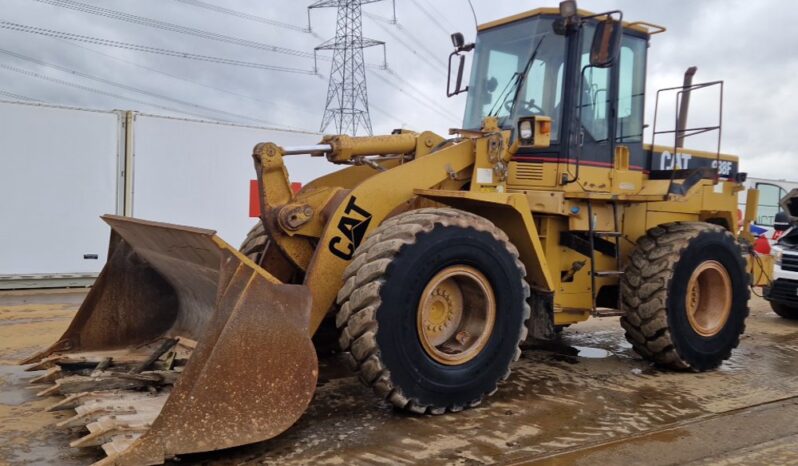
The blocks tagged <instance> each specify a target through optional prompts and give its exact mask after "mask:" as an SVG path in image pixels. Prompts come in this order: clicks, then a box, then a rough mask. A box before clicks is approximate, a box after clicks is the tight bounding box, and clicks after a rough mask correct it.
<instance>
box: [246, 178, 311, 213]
mask: <svg viewBox="0 0 798 466" xmlns="http://www.w3.org/2000/svg"><path fill="white" fill-rule="evenodd" d="M300 189H302V183H291V191H293V192H294V194H296V193H298V192H299V190H300ZM249 216H250V217H253V218H254V217H260V190H259V189H258V180H249Z"/></svg>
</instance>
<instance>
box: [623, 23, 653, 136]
mask: <svg viewBox="0 0 798 466" xmlns="http://www.w3.org/2000/svg"><path fill="white" fill-rule="evenodd" d="M618 67H619V73H618V122H617V125H616V138H617V141H618V143H620V144H628V143H632V142H642V141H643V112H644V104H645V98H646V97H645V96H646V94H645V91H646V87H645V86H646V41H645V40H644V39H641V38H638V37H632V36H624V37H623V39H621V51H620V61H619V63H618Z"/></svg>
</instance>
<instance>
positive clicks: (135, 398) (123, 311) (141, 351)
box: [23, 215, 318, 465]
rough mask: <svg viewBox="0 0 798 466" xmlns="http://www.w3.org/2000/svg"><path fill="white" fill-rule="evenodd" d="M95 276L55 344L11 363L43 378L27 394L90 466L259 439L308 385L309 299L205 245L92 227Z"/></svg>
mask: <svg viewBox="0 0 798 466" xmlns="http://www.w3.org/2000/svg"><path fill="white" fill-rule="evenodd" d="M103 219H104V220H105V221H106V222H107V223H108V224H109V225H110V226H111V229H112V233H111V246H110V252H109V255H108V257H109V259H108V263H107V264H106V266H105V268H104V269H103V271H102V273H101V274H100V276H99V277H98V279H97V281H96V283H95V285H94V287H93V288H92V289H91V291H90V292H89V294H88V295H87V297H86V299H85V301H84V302H83V304H82V305H81V307H80V309H79V310H78V313H77V315H76V316H75V318H74V320H73V321H72V323H71V324H70V326H69V328H68V329H67V330H66V332H65V333H64V335H63V336H62V337H61V338H60V339H59V340H58V341H57V342H56V343H55V344H54V345H52V346H51V347H50V348H48V349H47V350H45V351H43V352H41V353H39V354H37V355H35V356H33V357H31V358H30V359H28V360H27V361H24V362H23V363H27V364H31V363H33V364H34V365H33V366H32V367H31V368H30V369H32V370H41V369H48V371H47V372H46V373H45V374H44V375H43V376H40V377H39V378H38V379H36V380H34V382H46V383H54V385H50V386H49V387H48V388H46V389H45V390H43V391H42V392H41V393H40V394H42V395H50V394H59V395H64V396H66V397H67V398H66V399H64V400H63V401H61V402H60V403H58V404H57V405H55V406H54V407H53V408H51V409H74V410H75V411H76V413H77V414H76V415H75V416H74V417H73V418H71V419H67V420H66V421H63V422H61V423H60V424H59V425H61V426H63V427H75V426H80V427H82V426H84V425H85V426H86V427H87V428H88V431H89V433H88V434H87V435H85V436H84V437H82V438H80V439H78V440H75V441H74V442H72V445H73V446H77V447H86V446H102V448H103V449H104V450H105V452H106V454H107V455H108V456H107V457H106V458H104V459H103V460H101V461H100V463H101V464H137V465H138V464H160V463H162V462H163V461H164V460H165V459H167V458H170V457H173V456H175V455H178V454H186V453H195V452H202V451H211V450H217V449H222V448H228V447H233V446H238V445H243V444H247V443H253V442H259V441H263V440H266V439H269V438H272V437H274V436H276V435H278V434H280V433H281V432H283V431H284V430H286V429H288V428H289V427H290V426H291V425H292V424H293V423H294V422H295V421H296V420H297V419H298V418H299V417H300V415H301V414H302V413H303V412H304V411H305V409H306V407H307V405H308V403H309V402H310V399H311V398H312V396H313V392H314V389H315V386H316V378H317V373H318V366H317V360H316V353H315V350H314V347H313V344H312V343H311V340H310V337H309V334H308V322H309V320H310V304H311V303H310V301H311V298H310V293H309V292H308V290H307V287H305V286H301V285H286V284H282V283H280V282H279V281H278V280H277V279H275V278H274V277H272V276H271V275H270V274H269V273H268V272H266V271H265V270H263V269H261V268H260V267H259V266H257V265H256V264H255V263H254V262H252V261H250V260H249V259H247V258H246V257H245V256H243V255H242V254H240V253H239V252H238V251H236V250H235V249H234V248H233V247H231V246H230V245H228V244H227V243H225V242H224V241H222V240H221V239H220V238H219V237H217V236H216V235H215V232H213V231H210V230H203V229H198V228H190V227H183V226H177V225H167V224H163V223H156V222H148V221H143V220H137V219H131V218H125V217H117V216H110V215H109V216H105V217H103Z"/></svg>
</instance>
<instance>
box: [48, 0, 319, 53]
mask: <svg viewBox="0 0 798 466" xmlns="http://www.w3.org/2000/svg"><path fill="white" fill-rule="evenodd" d="M34 1H36V2H39V3H45V4H48V5H52V6H56V7H60V8H68V9H70V10H75V11H80V12H82V13H89V14H92V15H96V16H102V17H105V18H111V19H116V20H119V21H124V22H127V23H131V24H138V25H141V26H147V27H152V28H157V29H161V30H164V31H171V32H176V33H179V34H187V35H191V36H195V37H200V38H203V39H209V40H215V41H218V42H226V43H228V44H234V45H240V46H243V47H250V48H254V49H259V50H266V51H269V52H276V53H282V54H285V55H293V56H297V57H304V58H313V54H312V53H310V52H305V51H302V50H296V49H290V48H287V47H279V46H276V45H271V44H265V43H263V42H256V41H252V40H248V39H242V38H239V37H233V36H227V35H224V34H217V33H215V32H210V31H205V30H202V29H195V28H190V27H186V26H180V25H178V24H174V23H167V22H166V21H159V20H155V19H152V18H146V17H143V16H137V15H132V14H129V13H124V12H121V11H119V10H113V9H109V8H101V7H97V6H93V5H89V4H86V3H80V2H76V1H73V0H34Z"/></svg>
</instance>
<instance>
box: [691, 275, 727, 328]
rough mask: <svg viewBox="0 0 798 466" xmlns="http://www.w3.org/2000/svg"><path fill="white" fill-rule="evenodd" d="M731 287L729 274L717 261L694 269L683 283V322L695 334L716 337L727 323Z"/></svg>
mask: <svg viewBox="0 0 798 466" xmlns="http://www.w3.org/2000/svg"><path fill="white" fill-rule="evenodd" d="M731 307H732V286H731V279H730V278H729V272H727V271H726V268H725V267H723V265H722V264H720V263H719V262H717V261H706V262H703V263H702V264H701V265H699V266H698V268H696V269H695V270H694V271H693V274H692V275H691V276H690V281H689V282H688V283H687V296H686V309H687V319H688V320H689V322H690V326H691V327H693V330H695V331H696V333H698V334H700V335H703V336H705V337H711V336H714V335H717V334H718V332H720V330H721V329H722V328H723V326H724V325H725V324H726V321H727V320H729V314H731Z"/></svg>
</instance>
